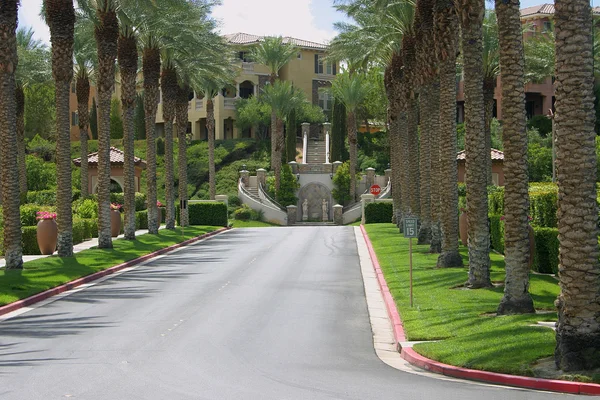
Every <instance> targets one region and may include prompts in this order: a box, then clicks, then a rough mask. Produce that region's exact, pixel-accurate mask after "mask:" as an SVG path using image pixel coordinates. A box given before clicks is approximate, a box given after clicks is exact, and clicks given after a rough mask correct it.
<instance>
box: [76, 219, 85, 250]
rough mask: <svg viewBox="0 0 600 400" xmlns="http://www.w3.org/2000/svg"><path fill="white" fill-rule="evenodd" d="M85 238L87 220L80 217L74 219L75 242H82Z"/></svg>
mask: <svg viewBox="0 0 600 400" xmlns="http://www.w3.org/2000/svg"><path fill="white" fill-rule="evenodd" d="M85 239H86V237H85V222H83V221H82V220H80V219H75V220H73V244H77V243H81V242H83V241H84V240H85Z"/></svg>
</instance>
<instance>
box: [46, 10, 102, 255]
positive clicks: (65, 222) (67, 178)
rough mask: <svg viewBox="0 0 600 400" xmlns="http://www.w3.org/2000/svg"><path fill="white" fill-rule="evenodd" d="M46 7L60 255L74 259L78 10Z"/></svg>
mask: <svg viewBox="0 0 600 400" xmlns="http://www.w3.org/2000/svg"><path fill="white" fill-rule="evenodd" d="M44 5H45V9H46V22H47V23H48V27H49V28H50V40H51V42H52V75H53V77H54V84H55V92H56V94H55V96H56V173H57V193H56V203H57V204H56V206H57V207H56V214H57V218H56V219H57V223H58V255H59V256H60V257H70V256H72V255H73V211H72V209H71V201H72V198H73V190H72V187H71V130H70V129H71V124H70V120H71V113H70V109H69V96H70V94H69V93H70V89H71V79H72V78H73V40H74V39H73V36H74V29H75V8H74V7H73V0H45V1H44ZM109 234H110V232H109ZM109 236H110V235H109Z"/></svg>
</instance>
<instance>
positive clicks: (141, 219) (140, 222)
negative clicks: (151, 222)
mask: <svg viewBox="0 0 600 400" xmlns="http://www.w3.org/2000/svg"><path fill="white" fill-rule="evenodd" d="M135 229H148V210H143V211H137V212H136V213H135Z"/></svg>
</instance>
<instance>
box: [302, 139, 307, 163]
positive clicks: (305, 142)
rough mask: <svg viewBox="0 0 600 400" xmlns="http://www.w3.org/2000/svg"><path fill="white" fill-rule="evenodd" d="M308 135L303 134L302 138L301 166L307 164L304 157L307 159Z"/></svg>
mask: <svg viewBox="0 0 600 400" xmlns="http://www.w3.org/2000/svg"><path fill="white" fill-rule="evenodd" d="M307 150H308V133H306V132H305V133H304V137H303V138H302V164H308V163H307V162H306V157H308V152H307Z"/></svg>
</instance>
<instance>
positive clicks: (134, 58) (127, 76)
mask: <svg viewBox="0 0 600 400" xmlns="http://www.w3.org/2000/svg"><path fill="white" fill-rule="evenodd" d="M117 58H118V60H119V72H120V76H121V107H122V112H123V147H124V151H123V153H124V155H123V157H124V163H123V164H124V165H123V170H124V171H123V181H124V185H123V186H124V187H123V195H124V203H125V204H124V208H125V216H124V217H125V227H124V234H125V235H124V236H125V239H128V240H133V239H135V162H134V160H135V156H134V140H135V132H134V129H135V128H134V112H135V101H136V95H137V94H136V78H137V67H138V50H137V38H136V35H135V33H134V31H133V28H132V26H131V25H128V24H123V25H122V26H121V29H120V32H119V39H118V41H117Z"/></svg>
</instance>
